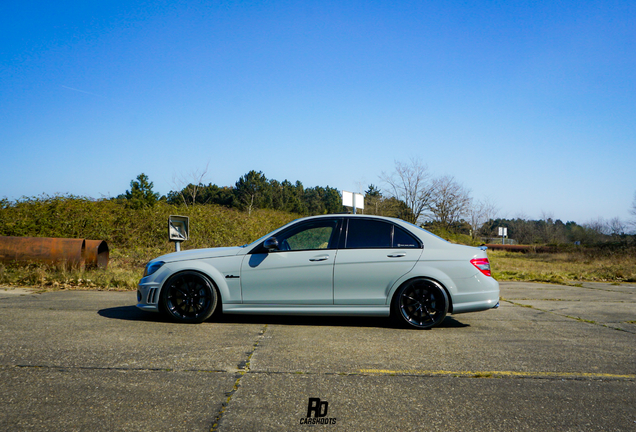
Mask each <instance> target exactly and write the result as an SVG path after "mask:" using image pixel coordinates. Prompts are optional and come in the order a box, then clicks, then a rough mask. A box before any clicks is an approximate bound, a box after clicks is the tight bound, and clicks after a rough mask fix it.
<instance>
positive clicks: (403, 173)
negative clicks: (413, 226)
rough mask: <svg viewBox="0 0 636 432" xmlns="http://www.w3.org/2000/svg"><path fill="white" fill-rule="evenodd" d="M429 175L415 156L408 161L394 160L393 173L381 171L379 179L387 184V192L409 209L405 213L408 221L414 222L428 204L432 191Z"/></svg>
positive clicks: (426, 168) (425, 167)
mask: <svg viewBox="0 0 636 432" xmlns="http://www.w3.org/2000/svg"><path fill="white" fill-rule="evenodd" d="M430 177H431V175H430V174H429V172H428V167H427V166H426V165H425V164H423V163H422V162H421V161H420V160H419V159H416V158H411V159H410V161H409V163H402V162H398V161H395V171H394V172H393V173H391V174H385V173H384V172H382V174H381V175H380V179H381V180H382V181H383V182H384V183H386V184H387V185H388V190H389V193H390V194H391V195H392V196H393V197H394V198H395V199H397V200H400V201H402V202H403V203H404V204H406V206H407V207H408V209H410V212H408V213H407V214H406V220H407V221H408V222H411V223H416V222H417V221H418V220H419V219H420V217H421V216H422V214H423V213H424V210H425V209H426V208H427V207H428V205H429V201H430V198H431V193H432V187H431V183H430Z"/></svg>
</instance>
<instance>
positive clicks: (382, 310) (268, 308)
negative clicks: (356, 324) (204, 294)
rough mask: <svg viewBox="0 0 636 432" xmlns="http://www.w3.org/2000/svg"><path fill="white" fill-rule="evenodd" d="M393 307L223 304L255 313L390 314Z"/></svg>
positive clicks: (232, 311)
mask: <svg viewBox="0 0 636 432" xmlns="http://www.w3.org/2000/svg"><path fill="white" fill-rule="evenodd" d="M390 312H391V308H390V307H389V306H388V305H381V306H376V305H374V306H335V305H325V306H301V305H284V306H282V305H263V304H259V305H254V304H223V313H227V314H254V315H322V316H385V317H386V316H389V314H390Z"/></svg>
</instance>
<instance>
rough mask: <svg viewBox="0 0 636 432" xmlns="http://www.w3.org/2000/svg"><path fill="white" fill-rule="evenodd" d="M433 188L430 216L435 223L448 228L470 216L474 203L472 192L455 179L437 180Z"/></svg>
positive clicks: (450, 177)
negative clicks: (472, 203)
mask: <svg viewBox="0 0 636 432" xmlns="http://www.w3.org/2000/svg"><path fill="white" fill-rule="evenodd" d="M432 186H433V188H432V193H431V196H430V202H429V205H428V215H429V216H430V217H431V219H432V220H433V221H434V222H438V223H439V224H441V225H442V226H444V227H447V228H448V227H450V226H452V225H453V224H455V223H457V222H459V221H461V219H462V218H463V217H464V216H467V215H468V213H469V210H470V205H471V201H472V199H471V197H470V191H469V190H468V189H466V188H465V187H464V186H463V185H461V184H460V183H458V182H457V180H455V177H453V176H448V175H447V176H443V177H439V178H436V179H435V180H433V184H432Z"/></svg>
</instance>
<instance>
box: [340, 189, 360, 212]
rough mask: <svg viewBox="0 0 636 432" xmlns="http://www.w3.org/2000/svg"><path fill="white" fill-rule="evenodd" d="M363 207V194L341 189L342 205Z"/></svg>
mask: <svg viewBox="0 0 636 432" xmlns="http://www.w3.org/2000/svg"><path fill="white" fill-rule="evenodd" d="M354 203H355V208H359V209H364V195H362V194H359V193H353V192H347V191H342V205H343V206H345V207H354Z"/></svg>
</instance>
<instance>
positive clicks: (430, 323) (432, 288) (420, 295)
mask: <svg viewBox="0 0 636 432" xmlns="http://www.w3.org/2000/svg"><path fill="white" fill-rule="evenodd" d="M393 313H394V314H395V316H396V318H397V319H398V320H399V321H400V322H401V323H402V324H405V325H407V326H410V327H415V328H418V329H428V328H432V327H435V326H436V325H439V324H440V323H441V322H442V321H444V318H445V317H446V314H447V313H448V295H447V294H446V290H444V288H443V287H442V286H441V285H440V284H439V283H437V282H435V281H433V280H430V279H425V278H418V279H413V280H410V281H408V282H406V283H405V284H404V285H402V286H401V287H400V288H399V289H398V290H397V293H396V294H395V297H394V298H393Z"/></svg>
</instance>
